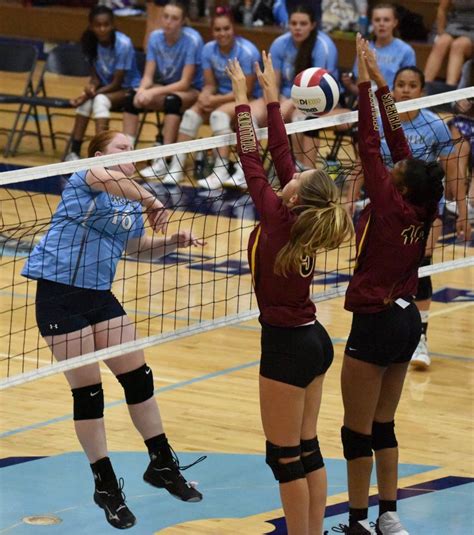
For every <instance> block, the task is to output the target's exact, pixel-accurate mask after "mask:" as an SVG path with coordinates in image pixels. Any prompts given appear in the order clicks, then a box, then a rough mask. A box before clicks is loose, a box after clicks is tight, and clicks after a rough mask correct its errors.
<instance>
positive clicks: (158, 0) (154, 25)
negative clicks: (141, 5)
mask: <svg viewBox="0 0 474 535" xmlns="http://www.w3.org/2000/svg"><path fill="white" fill-rule="evenodd" d="M167 3H168V0H146V28H145V35H144V36H143V50H146V49H147V46H148V39H149V37H150V34H151V32H154V31H155V30H159V29H160V28H161V17H162V15H163V8H164V6H165V5H166V4H167ZM182 3H183V4H184V5H185V6H186V9H189V0H182Z"/></svg>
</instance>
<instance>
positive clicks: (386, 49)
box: [341, 4, 416, 95]
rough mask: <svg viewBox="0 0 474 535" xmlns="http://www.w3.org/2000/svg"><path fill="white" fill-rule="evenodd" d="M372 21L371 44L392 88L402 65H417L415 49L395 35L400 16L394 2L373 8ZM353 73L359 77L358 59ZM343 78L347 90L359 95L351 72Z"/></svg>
mask: <svg viewBox="0 0 474 535" xmlns="http://www.w3.org/2000/svg"><path fill="white" fill-rule="evenodd" d="M371 23H372V26H373V33H374V39H373V41H370V42H369V46H370V48H372V49H375V51H376V53H377V62H378V65H379V67H380V71H381V72H382V74H383V77H384V78H385V80H386V81H387V84H388V86H389V87H390V89H392V88H393V81H394V78H395V73H396V72H397V71H398V70H399V69H400V68H401V67H408V66H410V65H416V56H415V51H414V50H413V48H412V47H411V46H410V45H409V44H408V43H405V42H403V41H402V40H401V39H398V38H397V37H395V35H394V34H395V30H396V28H397V25H398V18H397V10H396V9H395V6H393V5H392V4H377V5H376V6H375V7H374V8H373V10H372V17H371ZM353 74H354V76H355V78H357V76H358V67H357V60H356V62H355V63H354V67H353ZM341 79H342V83H343V85H344V86H345V88H346V89H347V91H349V92H350V93H352V94H353V95H358V93H359V89H358V87H357V80H354V79H352V77H351V75H350V73H343V74H342V76H341Z"/></svg>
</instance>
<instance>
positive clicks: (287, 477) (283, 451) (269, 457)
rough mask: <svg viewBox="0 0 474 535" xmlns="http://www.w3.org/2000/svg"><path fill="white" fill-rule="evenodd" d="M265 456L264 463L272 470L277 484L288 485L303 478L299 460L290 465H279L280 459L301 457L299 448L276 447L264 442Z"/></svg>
mask: <svg viewBox="0 0 474 535" xmlns="http://www.w3.org/2000/svg"><path fill="white" fill-rule="evenodd" d="M266 450H267V454H266V457H265V462H266V463H267V464H268V466H269V467H270V468H271V469H272V472H273V475H274V476H275V479H276V480H277V481H278V482H279V483H288V482H290V481H295V480H296V479H302V478H304V477H306V476H305V470H304V466H303V463H302V462H301V459H298V460H297V461H293V462H291V463H281V462H279V461H280V459H285V458H288V457H299V456H300V455H301V446H300V445H298V446H276V445H275V444H272V443H271V442H268V440H267V442H266Z"/></svg>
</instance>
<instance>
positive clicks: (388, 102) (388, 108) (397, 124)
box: [382, 93, 402, 131]
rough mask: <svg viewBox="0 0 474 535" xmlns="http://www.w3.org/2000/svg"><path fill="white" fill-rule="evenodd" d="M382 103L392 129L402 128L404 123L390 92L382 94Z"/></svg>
mask: <svg viewBox="0 0 474 535" xmlns="http://www.w3.org/2000/svg"><path fill="white" fill-rule="evenodd" d="M382 104H383V107H384V108H385V113H386V114H387V117H388V122H389V123H390V128H391V129H392V131H393V130H398V129H399V128H401V127H402V123H401V121H400V117H399V115H398V111H397V107H396V106H395V101H394V100H393V97H392V95H391V94H390V93H385V95H382Z"/></svg>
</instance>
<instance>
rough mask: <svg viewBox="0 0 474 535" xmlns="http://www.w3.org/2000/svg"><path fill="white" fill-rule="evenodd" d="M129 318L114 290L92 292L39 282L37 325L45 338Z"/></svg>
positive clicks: (46, 281) (45, 281) (64, 285)
mask: <svg viewBox="0 0 474 535" xmlns="http://www.w3.org/2000/svg"><path fill="white" fill-rule="evenodd" d="M124 315H125V310H124V309H123V307H122V305H121V304H120V303H119V302H118V300H117V298H116V297H115V295H114V294H113V293H112V292H111V291H110V290H89V289H87V288H78V287H76V286H69V285H68V284H61V283H59V282H53V281H49V280H45V279H38V281H37V287H36V322H37V324H38V329H39V331H40V333H41V335H42V336H55V335H58V334H67V333H72V332H74V331H78V330H80V329H84V328H85V327H88V326H90V325H95V324H97V323H100V322H101V321H107V320H111V319H112V318H117V317H120V316H124Z"/></svg>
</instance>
